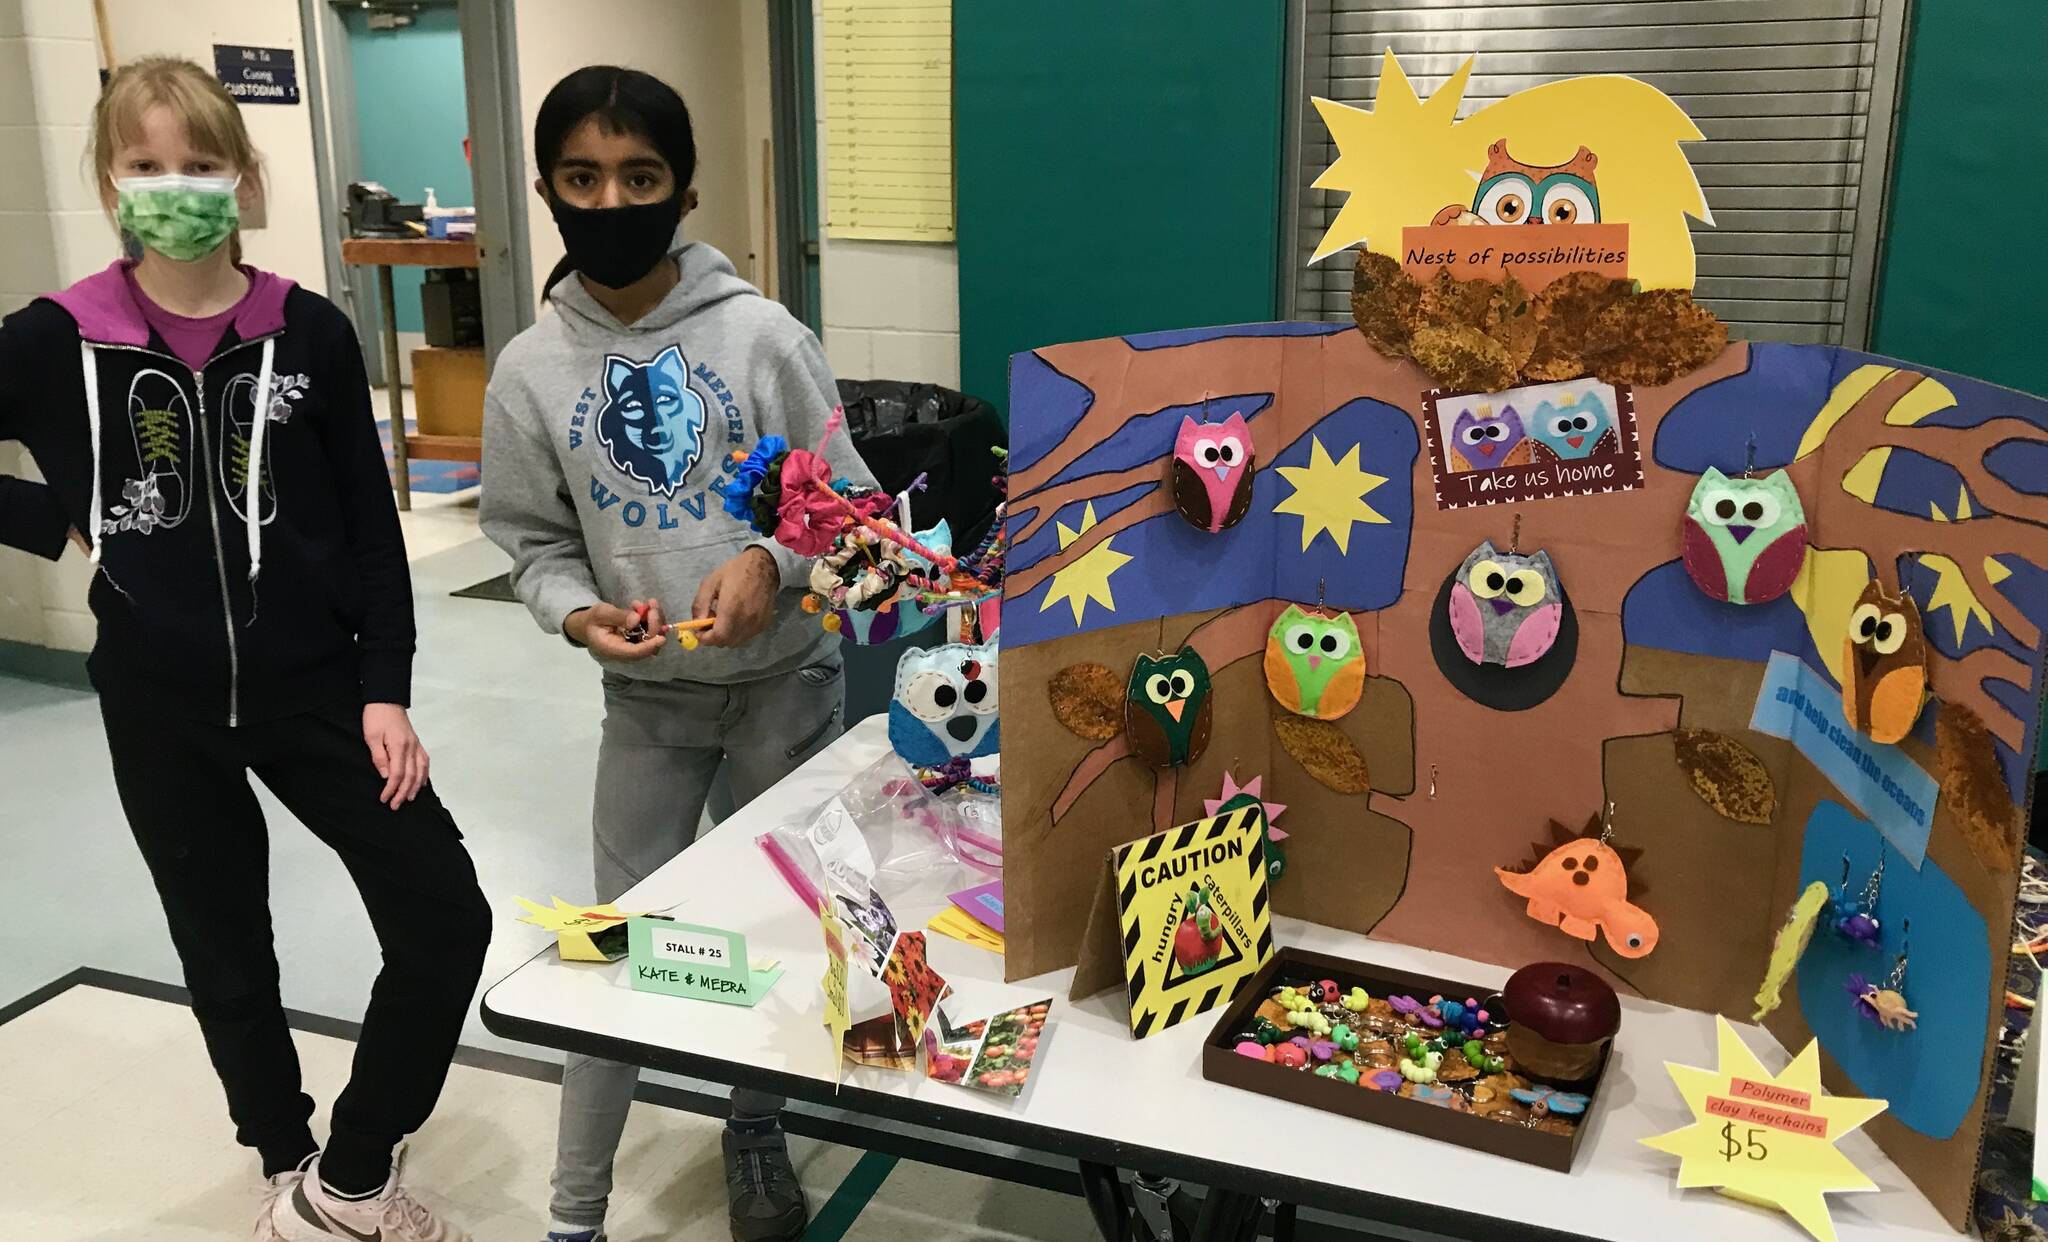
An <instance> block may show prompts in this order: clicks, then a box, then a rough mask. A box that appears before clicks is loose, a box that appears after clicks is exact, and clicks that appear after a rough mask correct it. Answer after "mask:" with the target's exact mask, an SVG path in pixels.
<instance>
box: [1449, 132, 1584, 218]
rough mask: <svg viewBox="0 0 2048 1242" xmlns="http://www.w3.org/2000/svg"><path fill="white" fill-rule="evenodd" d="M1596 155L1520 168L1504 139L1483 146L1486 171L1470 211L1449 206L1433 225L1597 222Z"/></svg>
mask: <svg viewBox="0 0 2048 1242" xmlns="http://www.w3.org/2000/svg"><path fill="white" fill-rule="evenodd" d="M1599 163H1600V160H1599V157H1598V156H1596V155H1594V154H1593V152H1592V151H1590V150H1588V149H1587V148H1585V147H1580V148H1579V149H1578V151H1577V152H1576V153H1575V154H1574V155H1573V156H1572V157H1571V158H1570V159H1568V160H1566V161H1565V162H1564V163H1562V164H1550V165H1539V164H1524V163H1523V162H1522V161H1520V160H1518V159H1516V158H1515V157H1514V156H1512V155H1509V154H1508V143H1507V139H1505V138H1502V139H1500V140H1498V141H1496V142H1495V143H1494V144H1493V145H1492V146H1490V147H1488V148H1486V170H1485V171H1484V172H1482V173H1481V174H1480V175H1479V188H1478V189H1476V190H1474V191H1473V193H1472V204H1471V207H1470V208H1469V209H1467V207H1466V206H1465V204H1463V203H1451V204H1450V205H1448V206H1446V207H1444V208H1442V209H1441V210H1439V211H1438V212H1437V213H1436V217H1435V218H1434V219H1432V220H1431V221H1430V223H1431V224H1598V223H1600V188H1599V186H1598V185H1596V184H1595V182H1594V177H1593V170H1594V168H1595V167H1596V166H1597V165H1598V164H1599Z"/></svg>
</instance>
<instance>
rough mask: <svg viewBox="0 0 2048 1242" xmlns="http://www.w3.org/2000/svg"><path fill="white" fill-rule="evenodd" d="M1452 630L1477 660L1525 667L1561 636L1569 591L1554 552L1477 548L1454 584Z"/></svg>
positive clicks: (1489, 543)
mask: <svg viewBox="0 0 2048 1242" xmlns="http://www.w3.org/2000/svg"><path fill="white" fill-rule="evenodd" d="M1450 612H1451V633H1452V634H1454V635H1455V636H1456V637H1457V640H1458V648H1459V649H1460V650H1461V651H1463V652H1464V653H1465V658H1466V659H1468V660H1471V661H1472V662H1473V663H1474V664H1499V665H1504V666H1506V667H1508V668H1520V667H1521V666H1523V665H1524V664H1528V663H1531V662H1532V661H1534V660H1537V659H1540V658H1541V657H1542V655H1543V653H1544V652H1546V651H1549V650H1550V647H1551V644H1552V643H1555V642H1556V641H1557V628H1558V626H1559V624H1561V623H1562V621H1563V618H1564V592H1563V590H1562V589H1561V588H1560V587H1559V586H1558V582H1557V571H1556V569H1555V568H1554V567H1553V566H1552V565H1551V563H1550V554H1549V553H1548V552H1536V553H1532V554H1529V555H1526V556H1525V555H1523V554H1521V553H1518V552H1502V551H1500V550H1498V549H1496V548H1495V547H1494V546H1493V543H1492V541H1491V540H1489V541H1487V542H1484V543H1481V544H1480V545H1479V546H1478V547H1476V548H1474V549H1472V554H1471V555H1470V556H1467V557H1466V558H1465V563H1464V564H1463V565H1460V566H1459V567H1458V578H1457V581H1456V582H1455V583H1453V584H1452V586H1451V603H1450Z"/></svg>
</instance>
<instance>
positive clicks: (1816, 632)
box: [1790, 548, 1871, 685]
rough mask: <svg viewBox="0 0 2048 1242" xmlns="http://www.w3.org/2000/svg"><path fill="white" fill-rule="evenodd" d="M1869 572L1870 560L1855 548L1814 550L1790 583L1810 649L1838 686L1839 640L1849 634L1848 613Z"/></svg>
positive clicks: (1852, 607) (1840, 670)
mask: <svg viewBox="0 0 2048 1242" xmlns="http://www.w3.org/2000/svg"><path fill="white" fill-rule="evenodd" d="M1870 573H1871V569H1870V558H1869V557H1867V556H1865V555H1864V554H1863V553H1861V552H1858V551H1857V550H1856V549H1854V548H1814V549H1813V550H1811V551H1810V552H1808V553H1807V555H1806V564H1805V566H1803V567H1802V568H1801V569H1800V571H1799V576H1798V577H1796V578H1794V579H1793V580H1792V590H1791V593H1790V594H1791V599H1792V602H1793V603H1794V604H1797V605H1798V606H1799V611H1801V612H1803V613H1805V614H1806V632H1807V633H1809V634H1811V635H1813V649H1814V650H1815V651H1818V652H1819V653H1820V658H1821V662H1822V663H1823V664H1826V665H1827V666H1828V673H1829V674H1830V675H1831V676H1833V677H1834V679H1835V683H1836V684H1837V685H1840V684H1841V683H1842V681H1843V674H1844V670H1843V668H1842V640H1843V639H1844V638H1846V637H1847V636H1848V633H1849V613H1850V612H1851V611H1852V610H1853V609H1854V608H1855V607H1856V597H1857V596H1859V595H1861V594H1863V588H1864V586H1865V585H1867V584H1868V583H1869V582H1870Z"/></svg>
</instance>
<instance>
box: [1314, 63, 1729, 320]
mask: <svg viewBox="0 0 2048 1242" xmlns="http://www.w3.org/2000/svg"><path fill="white" fill-rule="evenodd" d="M1471 75H1472V62H1471V61H1470V60H1467V61H1466V62H1465V63H1464V64H1463V65H1462V66H1460V67H1459V69H1458V71H1457V72H1456V73H1454V74H1452V75H1451V77H1450V80H1449V81H1448V82H1446V83H1444V85H1443V86H1442V87H1440V88H1439V89H1438V90H1437V91H1436V93H1435V94H1433V95H1431V96H1430V97H1429V98H1428V99H1427V100H1423V99H1419V98H1418V97H1417V96H1416V94H1415V88H1414V87H1413V86H1411V85H1410V84H1409V82H1408V75H1407V74H1406V73H1404V72H1403V71H1402V69H1401V65H1400V62H1399V61H1397V60H1395V59H1394V53H1393V52H1392V51H1391V50H1390V51H1388V52H1387V53H1386V58H1385V61H1384V63H1383V65H1382V67H1381V69H1380V89H1379V96H1378V98H1377V99H1375V100H1374V101H1373V107H1372V109H1371V110H1370V111H1367V110H1366V109H1363V108H1353V107H1350V106H1348V105H1346V104H1340V103H1334V102H1332V101H1330V100H1328V99H1318V100H1316V101H1315V104H1316V110H1317V111H1318V112H1320V113H1321V114H1322V117H1323V123H1324V124H1325V125H1327V126H1328V127H1329V130H1330V137H1331V139H1332V140H1333V141H1335V142H1336V144H1337V160H1336V162H1335V163H1333V164H1331V165H1330V167H1329V168H1328V169H1327V170H1325V171H1324V173H1323V175H1322V176H1320V177H1318V178H1316V182H1315V184H1316V188H1317V189H1324V190H1340V191H1343V192H1344V193H1345V194H1347V195H1348V196H1349V197H1347V198H1346V200H1345V202H1344V206H1343V208H1342V209H1341V210H1339V211H1338V213H1337V218H1336V220H1335V221H1333V222H1332V223H1331V225H1330V231H1329V232H1328V233H1326V234H1324V235H1323V241H1322V244H1321V245H1320V246H1318V247H1317V248H1316V253H1315V256H1314V259H1311V260H1310V261H1311V262H1314V261H1316V260H1319V259H1324V258H1327V257H1329V256H1330V255H1333V254H1336V253H1337V252H1338V251H1340V250H1343V249H1344V248H1346V247H1347V246H1353V245H1356V244H1358V243H1360V242H1364V243H1366V245H1368V246H1369V247H1370V248H1371V249H1373V250H1376V251H1378V252H1379V253H1381V254H1386V255H1392V256H1394V257H1396V258H1399V257H1400V253H1401V230H1402V229H1403V228H1405V227H1408V226H1412V225H1423V224H1428V223H1429V221H1430V218H1431V217H1432V216H1434V215H1435V214H1436V212H1437V210H1438V209H1439V208H1441V207H1443V206H1445V205H1446V204H1449V203H1469V202H1470V201H1471V199H1472V190H1473V186H1474V185H1475V183H1476V182H1477V179H1478V177H1479V174H1480V172H1481V171H1482V170H1483V169H1484V168H1485V167H1486V148H1487V147H1488V146H1489V145H1491V144H1492V143H1494V142H1495V141H1498V140H1500V139H1503V138H1504V139H1506V140H1507V144H1508V153H1509V154H1510V155H1512V156H1514V158H1516V159H1517V160H1520V161H1522V162H1524V163H1527V164H1536V165H1551V164H1561V163H1564V162H1565V161H1567V160H1569V159H1571V158H1572V155H1573V154H1574V153H1575V152H1576V151H1577V150H1578V149H1579V147H1580V146H1582V145H1583V146H1586V147H1589V148H1591V150H1592V152H1593V154H1594V155H1595V156H1597V157H1598V158H1599V161H1600V162H1599V167H1598V176H1597V182H1598V185H1599V189H1600V218H1601V220H1602V221H1603V222H1608V223H1617V222H1618V223H1626V224H1627V225H1628V227H1629V252H1630V254H1629V275H1630V276H1632V277H1634V278H1635V279H1637V280H1640V281H1641V282H1642V283H1643V287H1644V288H1646V289H1662V288H1670V289H1690V288H1692V281H1693V252H1692V232H1691V230H1690V228H1689V226H1688V225H1687V224H1686V217H1688V216H1691V217H1694V218H1696V219H1699V220H1702V221H1704V222H1706V223H1709V224H1711V223H1713V216H1712V215H1711V214H1710V213H1709V212H1708V211H1707V200H1706V197H1705V196H1704V195H1702V194H1701V193H1700V185H1699V179H1698V178H1697V177H1695V176H1694V175H1693V171H1692V164H1691V162H1690V161H1688V160H1687V159H1686V157H1685V151H1684V149H1683V148H1681V147H1680V146H1679V145H1678V144H1679V143H1681V142H1696V141H1698V140H1699V139H1700V138H1701V137H1702V136H1703V135H1701V133H1700V131H1699V127H1698V126H1696V125H1694V124H1693V123H1692V120H1691V119H1690V118H1688V117H1687V116H1686V115H1685V113H1684V111H1682V110H1681V109H1680V108H1679V106H1678V105H1677V104H1675V103H1673V102H1672V101H1671V100H1670V98H1668V97H1667V96H1666V95H1664V93H1663V92H1661V91H1659V90H1657V89H1656V88H1655V87H1653V86H1651V85H1649V84H1648V83H1646V82H1639V81H1637V80H1636V79H1634V78H1626V77H1620V76H1617V75H1612V74H1607V75H1599V76H1594V77H1584V78H1567V79H1565V80H1563V81H1559V82H1546V83H1544V84H1543V85H1542V86H1536V87H1531V88H1530V89H1528V90H1525V91H1517V92H1516V93H1515V94H1512V95H1509V96H1508V97H1507V98H1505V99H1502V100H1499V101H1498V102H1495V103H1490V104H1487V105H1485V106H1484V107H1481V108H1479V109H1477V110H1475V111H1474V112H1473V113H1472V115H1470V116H1468V117H1466V118H1465V119H1464V120H1462V121H1460V120H1457V119H1456V117H1457V112H1458V105H1459V104H1460V103H1461V102H1462V101H1463V100H1464V97H1465V84H1466V81H1467V79H1469V78H1470V77H1471Z"/></svg>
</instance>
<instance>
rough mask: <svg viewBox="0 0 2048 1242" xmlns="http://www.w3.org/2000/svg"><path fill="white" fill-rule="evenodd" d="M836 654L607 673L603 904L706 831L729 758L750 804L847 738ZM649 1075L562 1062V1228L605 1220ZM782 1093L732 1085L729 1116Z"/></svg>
mask: <svg viewBox="0 0 2048 1242" xmlns="http://www.w3.org/2000/svg"><path fill="white" fill-rule="evenodd" d="M843 697H844V694H843V687H842V685H841V676H840V665H839V657H838V656H837V655H836V654H834V655H833V656H831V657H830V658H829V659H828V660H826V661H823V662H820V663H818V664H813V665H810V666H807V667H805V668H801V669H798V670H797V671H795V672H793V673H787V674H784V675H783V676H780V677H771V678H768V679H766V680H764V681H750V682H742V683H740V684H738V685H732V686H713V685H706V684H704V683H701V682H689V681H669V682H650V681H635V680H633V679H632V678H629V677H622V676H619V675H618V674H615V673H607V674H605V678H604V704H605V715H604V740H603V742H602V743H601V744H600V745H599V747H598V752H597V799H596V808H595V811H594V812H593V814H592V816H591V847H592V853H593V855H594V859H593V861H594V862H595V864H596V872H597V900H599V901H614V900H617V899H618V897H619V896H620V895H621V894H622V893H624V892H625V891H626V890H627V889H629V888H631V887H633V885H635V884H638V883H639V882H640V881H641V880H642V879H645V878H646V877H647V876H648V875H649V874H650V873H652V872H653V871H654V870H655V869H656V868H658V867H660V866H661V865H662V864H663V863H665V862H667V861H668V860H669V859H671V858H674V857H675V856H676V855H677V854H679V853H681V852H682V850H683V849H684V847H686V846H688V845H689V844H690V842H691V841H692V840H694V839H695V838H696V835H697V823H698V820H699V819H700V818H701V816H702V815H703V811H704V802H705V798H706V797H707V795H709V793H710V792H711V782H712V778H713V777H714V776H715V775H717V772H718V767H719V764H720V763H721V762H723V763H724V764H725V770H726V780H727V783H728V784H730V785H731V787H732V796H733V803H734V805H735V806H745V805H746V804H747V803H749V802H751V801H753V800H754V798H756V797H757V796H759V795H760V794H761V793H762V792H764V791H765V790H767V789H768V787H769V786H771V785H773V784H775V782H777V781H779V780H781V779H782V778H783V777H785V776H787V775H789V773H790V772H792V771H794V770H795V769H796V767H797V766H798V765H799V764H801V763H803V762H804V760H806V759H809V758H810V757H811V756H812V755H815V754H817V753H818V752H819V751H820V750H823V749H824V748H825V747H826V746H827V745H828V744H829V743H830V742H831V741H832V739H834V738H836V737H838V736H839V734H840V731H841V727H842V726H841V723H840V716H841V714H842V710H841V709H842V702H843ZM639 1079H640V1070H639V1067H638V1066H634V1065H625V1064H621V1063H619V1062H617V1061H604V1060H599V1059H598V1058H596V1057H585V1056H576V1055H573V1054H572V1055H570V1057H569V1058H568V1060H567V1062H566V1063H565V1064H564V1065H563V1067H562V1115H561V1122H560V1126H559V1129H558V1131H557V1135H556V1141H555V1176H554V1191H555V1193H554V1200H553V1202H552V1203H551V1204H550V1205H549V1212H550V1214H551V1215H552V1216H553V1217H554V1218H555V1220H557V1221H559V1222H561V1223H562V1224H567V1225H574V1226H576V1227H577V1228H579V1229H594V1228H598V1227H600V1226H602V1225H603V1224H604V1213H605V1204H606V1201H607V1199H608V1198H609V1197H610V1195H611V1189H612V1159H613V1157H614V1156H616V1155H617V1154H618V1149H619V1135H620V1134H621V1132H623V1131H624V1129H625V1127H626V1113H627V1110H628V1109H629V1108H631V1106H632V1103H633V1089H634V1087H635V1086H636V1085H637V1084H638V1082H639ZM781 1109H782V1100H781V1098H780V1097H778V1096H772V1095H767V1094H764V1093H762V1092H759V1091H748V1090H744V1089H741V1088H734V1090H733V1093H732V1115H733V1116H734V1117H740V1118H755V1117H769V1116H773V1115H775V1114H776V1113H778V1112H780V1111H781Z"/></svg>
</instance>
